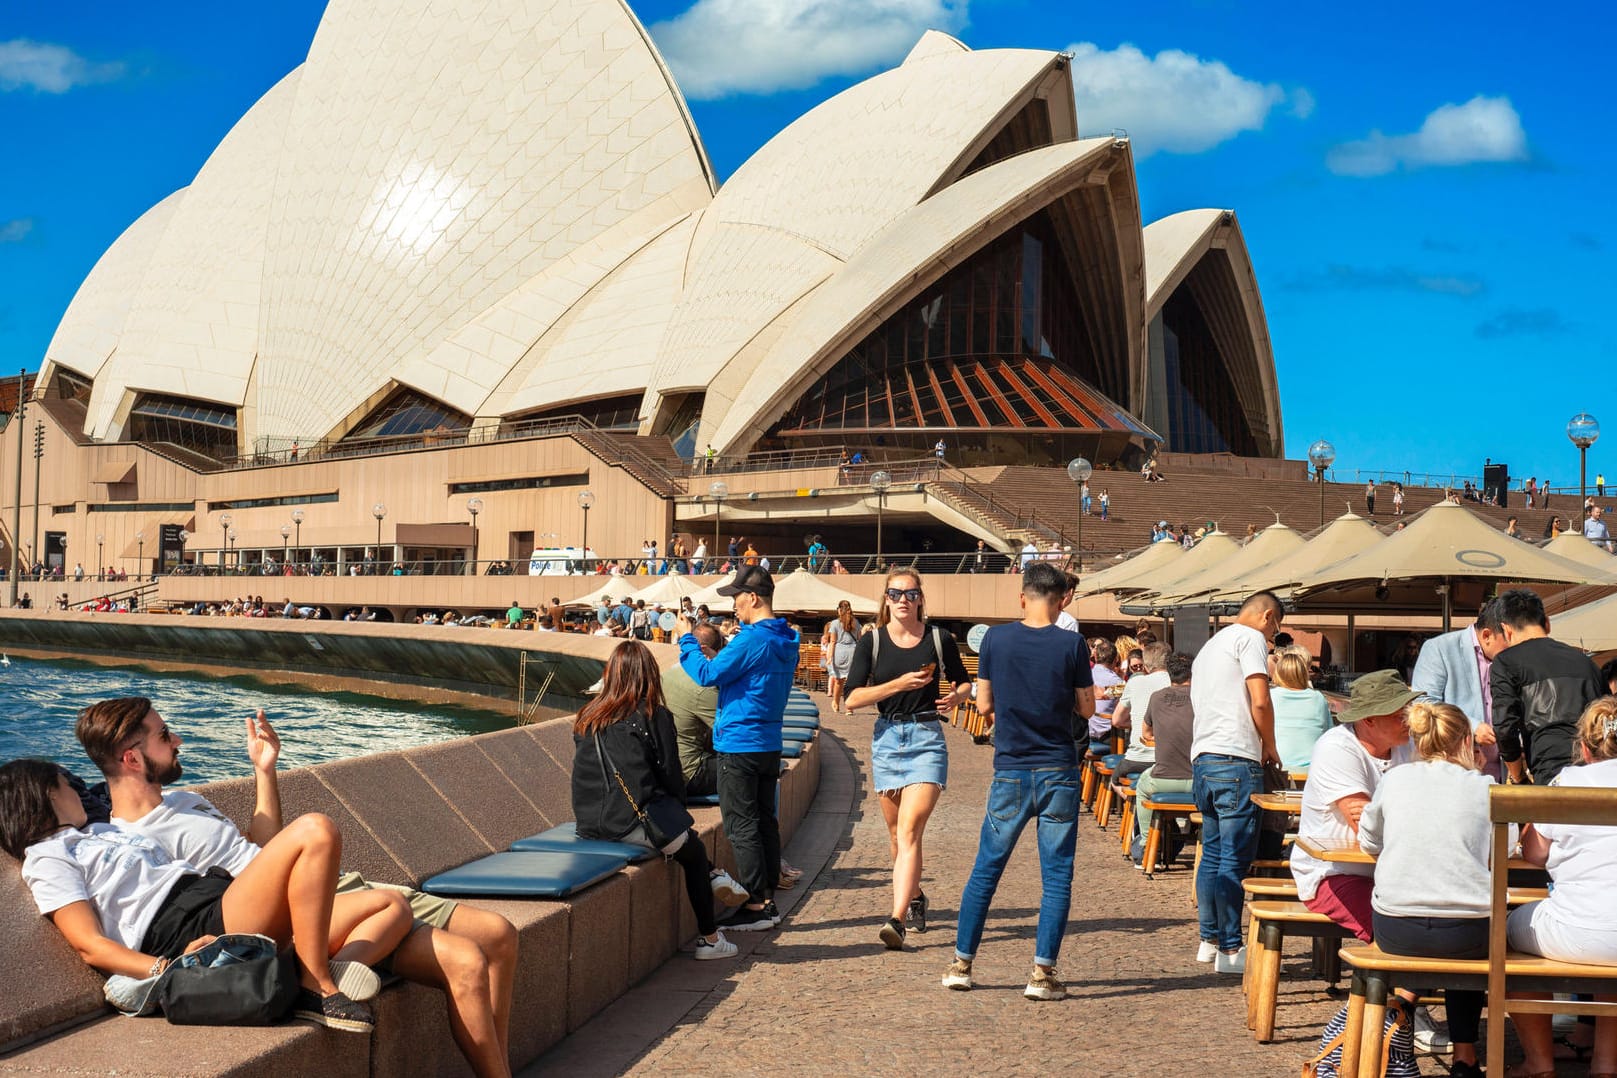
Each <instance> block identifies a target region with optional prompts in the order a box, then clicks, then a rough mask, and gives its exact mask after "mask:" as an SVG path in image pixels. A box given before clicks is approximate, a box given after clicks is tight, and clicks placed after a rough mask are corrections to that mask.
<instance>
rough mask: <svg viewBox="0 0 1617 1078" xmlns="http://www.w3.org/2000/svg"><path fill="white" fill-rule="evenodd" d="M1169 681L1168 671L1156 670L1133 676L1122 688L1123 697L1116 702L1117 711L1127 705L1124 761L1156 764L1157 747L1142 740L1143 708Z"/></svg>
mask: <svg viewBox="0 0 1617 1078" xmlns="http://www.w3.org/2000/svg"><path fill="white" fill-rule="evenodd" d="M1171 680H1172V679H1171V678H1169V677H1168V671H1166V670H1158V671H1156V672H1155V673H1150V674H1135V675H1134V676H1133V677H1131V678H1129V683H1128V684H1127V685H1125V686H1124V687H1123V697H1122V699H1120V700H1118V702H1117V710H1118V711H1121V710H1122V709H1123V705H1124V704H1127V705H1128V709H1129V747H1128V751H1127V752H1125V753H1123V758H1124V759H1125V760H1133V761H1135V762H1136V763H1142V764H1154V763H1156V762H1157V747H1156V746H1155V745H1147V744H1146V743H1145V742H1144V741H1143V740H1142V739H1143V738H1144V737H1145V706H1146V705H1147V704H1149V703H1150V702H1151V697H1152V696H1153V695H1154V694H1155V693H1156V691H1157V690H1158V689H1166V688H1167V687H1168V683H1169V682H1170V681H1171Z"/></svg>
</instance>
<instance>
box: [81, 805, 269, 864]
mask: <svg viewBox="0 0 1617 1078" xmlns="http://www.w3.org/2000/svg"><path fill="white" fill-rule="evenodd" d="M112 826H114V827H116V828H117V829H118V830H120V831H124V832H127V833H130V834H136V835H145V836H146V837H147V838H149V839H151V840H153V841H154V842H156V843H157V844H158V845H160V846H162V847H163V849H165V850H167V851H168V853H169V855H170V856H171V857H173V858H175V859H176V860H179V861H184V862H186V863H187V864H192V865H195V866H196V867H197V868H199V869H201V870H202V871H204V872H206V871H207V870H208V869H210V868H222V869H224V870H225V871H226V872H228V873H230V874H231V875H232V876H240V875H241V873H242V870H243V869H245V868H246V867H247V866H248V864H249V863H251V862H252V859H253V858H255V857H257V856H258V852H259V848H258V847H257V846H256V845H254V844H253V843H252V842H250V841H248V839H247V836H246V835H243V834H242V833H241V831H240V830H238V829H237V827H236V825H235V823H233V822H232V821H231V819H230V817H228V816H226V815H225V814H224V813H222V812H220V811H219V810H218V809H217V808H214V806H213V804H212V802H210V801H209V800H208V799H207V798H205V797H203V796H201V795H200V794H194V793H192V792H190V791H189V790H176V791H174V792H173V793H167V794H164V795H163V803H162V804H161V805H158V806H157V807H156V808H154V809H152V810H151V811H150V812H148V813H147V814H146V815H144V816H142V817H141V818H140V819H138V820H120V819H118V817H116V816H114V817H113V818H112Z"/></svg>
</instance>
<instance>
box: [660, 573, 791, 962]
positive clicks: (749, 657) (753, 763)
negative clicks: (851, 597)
mask: <svg viewBox="0 0 1617 1078" xmlns="http://www.w3.org/2000/svg"><path fill="white" fill-rule="evenodd" d="M719 594H720V595H723V596H725V597H727V598H733V599H734V600H735V613H736V620H737V621H739V622H740V623H741V629H740V631H739V632H737V633H736V635H735V637H734V638H733V639H731V641H730V642H729V644H727V645H725V647H724V650H722V651H720V652H718V653H717V654H715V655H713V656H711V657H709V656H706V655H704V654H703V653H702V646H701V643H700V641H698V640H697V639H696V636H695V635H694V634H693V633H692V632H691V623H690V621H689V620H688V619H687V618H685V617H681V618H679V620H678V621H677V622H676V623H675V626H674V631H675V632H676V633H678V634H679V665H680V667H681V668H682V669H683V670H684V671H685V673H687V674H689V675H690V678H691V680H692V681H694V682H696V684H698V685H701V686H704V687H705V686H717V687H718V690H719V706H718V715H717V716H716V717H715V719H714V722H713V749H714V751H715V752H716V753H717V760H718V794H719V814H720V816H721V817H722V819H723V821H724V833H725V835H726V837H728V838H729V840H730V846H731V847H732V848H733V849H734V850H735V855H736V868H737V869H738V870H739V872H740V877H741V885H742V886H743V887H745V888H746V889H747V901H746V903H745V904H744V905H742V906H741V907H740V908H738V909H737V910H736V911H735V914H734V915H733V917H732V918H731V919H730V920H729V921H728V922H727V923H726V924H725V926H724V927H725V928H726V929H729V930H733V931H736V932H761V931H765V930H767V929H770V928H774V927H775V926H776V925H778V924H780V911H779V910H778V909H776V908H775V900H774V894H775V881H776V880H778V879H780V822H779V821H778V820H777V819H776V818H775V787H776V785H777V784H778V783H779V782H780V749H781V718H782V716H783V715H784V714H785V711H786V697H787V695H788V694H789V693H790V692H791V688H792V675H793V673H794V672H795V671H796V670H797V653H798V637H797V631H796V630H795V629H793V628H792V627H791V626H789V625H787V624H786V619H785V618H777V617H776V616H775V611H774V608H773V606H772V605H771V603H772V602H773V600H774V598H775V580H774V578H773V577H771V576H770V575H769V573H768V572H767V571H766V570H764V569H763V568H762V567H761V566H757V565H743V566H741V567H739V568H738V569H737V570H736V573H735V576H734V578H733V579H732V580H731V581H730V583H728V584H726V585H724V586H723V587H721V588H720V589H719Z"/></svg>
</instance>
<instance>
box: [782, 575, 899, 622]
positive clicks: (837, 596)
mask: <svg viewBox="0 0 1617 1078" xmlns="http://www.w3.org/2000/svg"><path fill="white" fill-rule="evenodd" d="M843 601H846V602H848V603H849V604H850V605H851V606H852V607H853V612H854V613H855V614H864V615H867V616H868V615H871V614H874V613H875V612H876V609H877V607H876V602H875V600H874V599H867V598H865V597H864V596H863V595H855V594H854V593H853V592H851V591H844V590H843V589H841V588H839V587H837V586H836V585H835V584H831V583H828V582H827V581H826V580H824V579H823V578H821V577H818V576H816V575H814V574H813V573H811V572H809V571H808V570H807V569H794V570H793V571H792V572H790V573H787V574H786V575H785V576H784V577H781V578H779V579H777V580H776V581H775V601H774V603H773V606H774V609H775V613H777V614H791V613H805V612H807V613H827V614H829V613H832V612H834V611H835V610H836V609H837V606H838V605H839V604H840V603H842V602H843Z"/></svg>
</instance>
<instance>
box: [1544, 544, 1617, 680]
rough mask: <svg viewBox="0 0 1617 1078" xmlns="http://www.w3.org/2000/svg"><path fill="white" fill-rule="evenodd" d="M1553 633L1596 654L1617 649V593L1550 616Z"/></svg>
mask: <svg viewBox="0 0 1617 1078" xmlns="http://www.w3.org/2000/svg"><path fill="white" fill-rule="evenodd" d="M1589 545H1590V546H1593V545H1594V544H1593V543H1590V544H1589ZM1607 557H1610V555H1607ZM1550 635H1551V636H1553V637H1554V638H1555V639H1557V640H1559V641H1561V642H1562V643H1564V644H1571V645H1572V646H1573V647H1575V648H1582V649H1583V650H1584V651H1591V652H1594V653H1596V654H1599V653H1600V652H1604V651H1617V595H1608V596H1607V597H1606V598H1604V599H1599V600H1596V601H1595V602H1592V603H1585V604H1584V605H1583V606H1580V607H1578V608H1577V609H1576V610H1573V611H1572V612H1571V613H1567V614H1561V615H1559V616H1553V617H1551V618H1550Z"/></svg>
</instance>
